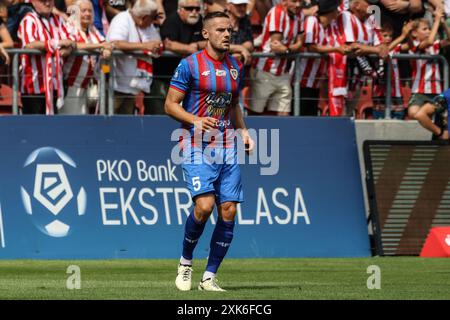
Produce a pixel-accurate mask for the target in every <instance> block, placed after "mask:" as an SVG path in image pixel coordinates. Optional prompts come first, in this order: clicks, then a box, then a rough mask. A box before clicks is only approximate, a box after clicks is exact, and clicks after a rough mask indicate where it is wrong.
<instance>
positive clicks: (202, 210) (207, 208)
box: [195, 200, 214, 221]
mask: <svg viewBox="0 0 450 320" xmlns="http://www.w3.org/2000/svg"><path fill="white" fill-rule="evenodd" d="M213 210H214V201H208V200H200V201H197V202H196V203H195V211H196V212H197V214H198V215H199V216H200V218H201V220H203V219H204V220H205V221H206V220H207V219H208V217H209V215H210V214H211V212H212V211H213Z"/></svg>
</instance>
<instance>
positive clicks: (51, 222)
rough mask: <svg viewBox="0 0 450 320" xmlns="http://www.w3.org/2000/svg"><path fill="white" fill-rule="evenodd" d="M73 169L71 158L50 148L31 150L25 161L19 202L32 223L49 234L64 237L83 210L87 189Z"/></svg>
mask: <svg viewBox="0 0 450 320" xmlns="http://www.w3.org/2000/svg"><path fill="white" fill-rule="evenodd" d="M76 168H77V165H76V163H75V162H74V161H73V160H72V158H71V157H69V156H68V155H67V154H66V153H64V152H63V151H61V150H59V149H56V148H52V147H43V148H39V149H37V150H35V151H33V152H32V153H31V154H30V155H29V156H28V158H27V159H26V161H25V164H24V171H25V177H26V178H25V179H24V180H25V181H23V183H22V186H21V195H22V202H23V204H24V207H25V211H26V213H27V214H29V215H30V217H31V218H32V220H33V222H34V224H35V225H36V226H37V227H38V228H39V230H41V231H42V232H43V233H45V234H47V235H49V236H52V237H65V236H67V235H68V234H69V232H70V231H71V230H72V229H73V228H72V227H73V226H74V225H75V224H76V223H77V221H78V220H79V219H78V218H79V217H80V216H83V215H84V214H85V213H86V204H87V196H86V191H85V189H84V188H83V187H82V186H81V181H80V177H79V176H77V174H76ZM74 190H75V191H76V196H74Z"/></svg>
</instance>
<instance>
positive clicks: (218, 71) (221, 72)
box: [216, 69, 227, 77]
mask: <svg viewBox="0 0 450 320" xmlns="http://www.w3.org/2000/svg"><path fill="white" fill-rule="evenodd" d="M226 75H227V72H226V71H225V70H221V69H216V77H225V76H226Z"/></svg>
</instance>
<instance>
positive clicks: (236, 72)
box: [230, 69, 238, 80]
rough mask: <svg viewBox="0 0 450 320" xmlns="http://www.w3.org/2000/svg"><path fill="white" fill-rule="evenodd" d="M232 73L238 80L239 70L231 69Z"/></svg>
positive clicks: (234, 78)
mask: <svg viewBox="0 0 450 320" xmlns="http://www.w3.org/2000/svg"><path fill="white" fill-rule="evenodd" d="M230 74H231V77H232V78H233V80H236V79H237V77H238V71H237V70H236V69H230Z"/></svg>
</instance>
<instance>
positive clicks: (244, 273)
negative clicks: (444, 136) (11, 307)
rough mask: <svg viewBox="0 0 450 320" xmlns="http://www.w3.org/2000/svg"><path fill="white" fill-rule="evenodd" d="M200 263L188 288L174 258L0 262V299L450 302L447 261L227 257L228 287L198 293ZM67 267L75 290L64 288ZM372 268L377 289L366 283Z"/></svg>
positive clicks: (222, 278)
mask: <svg viewBox="0 0 450 320" xmlns="http://www.w3.org/2000/svg"><path fill="white" fill-rule="evenodd" d="M205 264H206V261H205V260H204V259H203V260H197V261H194V266H193V267H194V278H193V280H194V281H193V285H194V288H193V290H191V291H189V292H179V291H177V289H176V288H175V284H174V280H175V275H176V268H177V261H176V260H77V261H70V260H64V261H61V260H57V261H51V260H14V261H13V260H8V261H6V260H0V299H158V300H167V299H177V300H190V299H192V300H194V299H202V300H204V299H238V300H241V299H242V300H246V299H255V300H257V299H270V300H277V299H288V300H293V299H314V300H315V299H450V290H449V287H448V286H449V284H450V259H422V258H417V257H383V258H379V257H376V258H363V259H359V258H358V259H356V258H345V259H331V258H330V259H226V260H225V261H224V263H223V264H222V266H221V269H220V272H219V274H218V279H219V284H220V285H221V286H222V287H223V288H224V289H227V290H228V291H227V292H223V293H216V292H200V291H198V290H197V284H198V281H199V280H200V277H201V275H202V273H203V269H204V267H205ZM69 265H77V266H79V267H80V270H81V277H80V278H81V289H79V290H77V289H75V290H69V289H67V287H66V282H67V279H68V277H70V276H71V275H70V274H67V273H66V271H67V268H68V266H69ZM371 265H376V266H378V267H379V268H380V271H381V289H379V290H377V289H372V290H369V289H368V288H367V279H368V278H369V277H370V276H371V274H368V273H367V268H368V267H369V266H371Z"/></svg>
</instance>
